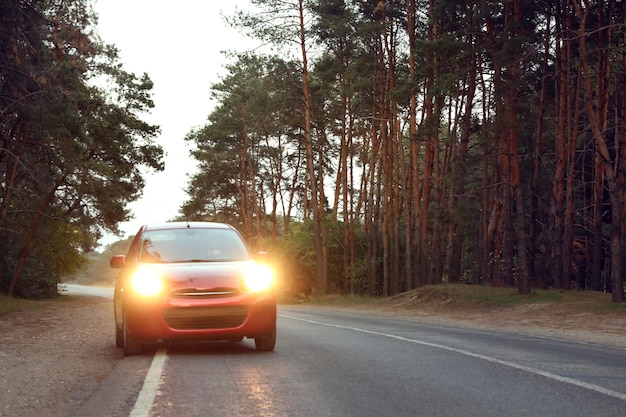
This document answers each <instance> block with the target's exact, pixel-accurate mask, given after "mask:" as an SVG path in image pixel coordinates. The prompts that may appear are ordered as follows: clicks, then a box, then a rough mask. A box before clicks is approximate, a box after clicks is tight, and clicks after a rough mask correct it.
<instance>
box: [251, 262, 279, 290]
mask: <svg viewBox="0 0 626 417" xmlns="http://www.w3.org/2000/svg"><path fill="white" fill-rule="evenodd" d="M244 284H245V286H246V288H247V289H248V290H249V291H251V292H259V291H265V290H268V289H270V288H271V287H272V285H273V284H274V272H273V271H272V269H271V268H270V267H269V266H267V265H263V264H258V263H256V262H252V263H251V264H250V265H249V266H248V269H247V271H246V275H245V277H244Z"/></svg>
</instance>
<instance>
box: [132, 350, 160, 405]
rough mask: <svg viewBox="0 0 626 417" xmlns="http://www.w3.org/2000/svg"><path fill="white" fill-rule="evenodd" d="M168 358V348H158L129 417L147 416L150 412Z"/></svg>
mask: <svg viewBox="0 0 626 417" xmlns="http://www.w3.org/2000/svg"><path fill="white" fill-rule="evenodd" d="M166 358H167V350H166V349H165V348H159V349H157V351H156V353H155V354H154V358H153V359H152V364H151V365H150V369H148V374H147V375H146V379H145V380H144V382H143V387H141V391H139V395H138V396H137V400H136V401H135V405H134V406H133V409H132V410H131V412H130V414H129V417H147V416H148V415H149V414H150V409H151V408H152V403H153V402H154V397H156V392H157V388H158V387H159V381H160V380H161V372H162V371H163V366H164V365H165V359H166Z"/></svg>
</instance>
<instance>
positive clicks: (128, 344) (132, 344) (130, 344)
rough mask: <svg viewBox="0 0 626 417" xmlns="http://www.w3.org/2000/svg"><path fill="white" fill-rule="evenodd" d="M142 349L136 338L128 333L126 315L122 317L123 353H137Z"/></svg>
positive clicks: (128, 354)
mask: <svg viewBox="0 0 626 417" xmlns="http://www.w3.org/2000/svg"><path fill="white" fill-rule="evenodd" d="M142 350H143V349H142V346H141V344H140V343H139V342H137V339H135V338H134V337H132V336H131V335H130V334H129V333H128V326H127V324H126V317H124V355H126V356H130V355H138V354H140V353H141V351H142Z"/></svg>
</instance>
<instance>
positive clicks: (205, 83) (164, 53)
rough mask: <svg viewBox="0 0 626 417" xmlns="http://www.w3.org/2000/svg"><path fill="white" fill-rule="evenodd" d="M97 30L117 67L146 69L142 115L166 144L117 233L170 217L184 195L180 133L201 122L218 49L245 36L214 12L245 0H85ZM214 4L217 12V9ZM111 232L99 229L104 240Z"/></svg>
mask: <svg viewBox="0 0 626 417" xmlns="http://www.w3.org/2000/svg"><path fill="white" fill-rule="evenodd" d="M93 2H94V10H95V12H96V14H97V15H98V16H99V22H98V33H99V34H100V37H101V38H102V40H103V41H104V42H106V43H110V44H114V45H115V46H117V48H118V49H119V50H120V57H121V60H122V62H123V64H124V68H125V69H126V70H128V71H131V72H133V73H135V74H137V75H141V74H143V73H144V72H146V73H148V75H149V76H150V78H151V79H152V81H153V82H154V89H153V99H154V102H155V108H154V109H153V111H152V113H151V114H150V115H147V116H146V117H145V120H146V121H148V122H150V123H152V124H158V125H160V126H161V134H160V136H159V138H157V141H158V142H159V144H161V146H162V147H163V149H164V150H165V152H166V156H165V171H163V172H161V173H157V174H150V175H148V176H147V178H146V188H145V189H144V193H143V198H142V199H141V200H139V201H137V202H135V203H133V204H132V205H131V209H132V211H133V213H134V215H135V218H134V220H132V221H130V222H128V223H123V224H121V225H120V229H121V230H122V232H123V234H124V236H123V238H125V237H127V236H128V235H132V234H134V233H135V232H136V231H137V230H138V229H139V227H140V226H141V225H142V224H145V223H152V222H161V221H167V220H171V219H172V218H173V217H175V216H176V215H177V214H178V209H179V208H180V206H181V205H182V202H183V201H184V200H185V199H186V198H187V196H186V194H185V192H184V188H185V186H186V183H187V178H188V176H187V174H188V173H190V172H193V170H194V168H195V165H194V160H193V159H192V158H191V157H190V155H189V151H190V149H189V147H188V146H187V144H186V142H185V141H184V137H185V135H186V134H187V133H188V132H189V131H191V130H192V129H193V128H194V127H197V126H202V125H204V124H205V123H206V120H207V116H208V115H209V113H211V111H212V106H213V105H214V103H212V102H211V101H210V85H211V84H213V83H216V82H219V81H220V77H221V76H224V75H225V73H226V71H225V69H224V65H225V64H226V63H228V61H227V58H226V57H224V55H223V54H222V53H221V52H222V51H225V50H229V51H245V50H248V49H251V48H252V47H253V46H254V45H256V44H255V43H254V41H253V40H250V39H247V38H245V37H243V36H242V35H240V34H239V33H238V32H237V31H235V30H234V29H232V28H230V27H228V26H226V24H225V23H224V22H223V19H222V16H221V14H225V15H230V14H232V12H233V11H234V10H235V7H238V8H240V9H246V8H247V7H249V3H248V0H227V1H209V0H178V1H176V2H165V1H155V0H93ZM220 12H221V13H220ZM118 239H119V238H118V237H115V236H105V238H103V239H102V240H101V243H102V244H103V245H108V244H110V243H112V242H114V241H116V240H118Z"/></svg>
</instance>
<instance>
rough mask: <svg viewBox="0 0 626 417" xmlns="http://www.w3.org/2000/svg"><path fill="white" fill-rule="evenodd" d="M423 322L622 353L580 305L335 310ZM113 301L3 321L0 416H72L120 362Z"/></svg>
mask: <svg viewBox="0 0 626 417" xmlns="http://www.w3.org/2000/svg"><path fill="white" fill-rule="evenodd" d="M333 308H343V309H350V310H354V311H358V312H359V313H360V314H376V315H384V316H391V317H396V318H405V319H410V320H418V321H421V322H427V323H433V324H439V325H447V326H457V327H469V328H480V329H492V330H501V331H510V332H516V333H523V334H531V335H536V336H544V337H554V338H562V339H570V340H577V341H581V342H588V343H597V344H605V345H611V346H618V347H623V348H626V316H625V315H624V314H616V313H590V312H585V311H581V309H580V306H572V305H568V304H564V305H557V306H554V305H549V304H547V305H546V304H524V305H518V306H515V307H510V308H498V309H492V310H484V311H463V310H462V309H461V310H458V309H455V310H453V311H445V310H443V309H442V308H436V309H429V308H425V309H407V308H405V307H404V306H402V305H391V306H387V307H380V306H378V307H371V306H370V307H367V306H361V307H358V306H352V307H333ZM112 323H113V312H112V302H111V300H106V299H102V298H92V297H69V299H68V300H67V301H64V302H51V303H46V304H45V307H44V308H41V309H38V310H29V311H23V312H17V313H12V314H8V315H5V316H2V317H0V370H1V371H0V372H1V376H2V378H0V417H9V416H10V417H30V416H51V417H52V416H71V415H72V414H73V413H74V412H75V411H76V410H78V409H79V408H80V406H81V404H82V403H84V402H85V401H86V400H87V399H88V398H89V397H90V395H91V394H93V393H94V392H95V390H96V388H97V387H98V384H99V383H100V381H102V379H104V377H105V376H106V375H107V374H108V373H109V372H110V371H111V369H112V368H113V367H114V366H115V365H116V363H118V362H119V361H120V360H121V359H122V358H123V353H122V351H121V349H117V348H115V345H114V332H113V325H112Z"/></svg>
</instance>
